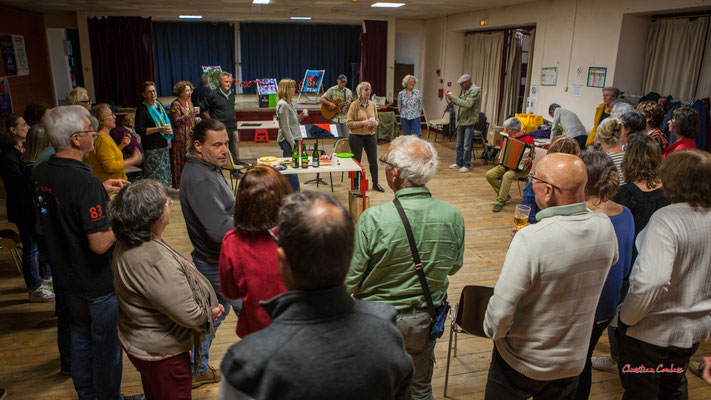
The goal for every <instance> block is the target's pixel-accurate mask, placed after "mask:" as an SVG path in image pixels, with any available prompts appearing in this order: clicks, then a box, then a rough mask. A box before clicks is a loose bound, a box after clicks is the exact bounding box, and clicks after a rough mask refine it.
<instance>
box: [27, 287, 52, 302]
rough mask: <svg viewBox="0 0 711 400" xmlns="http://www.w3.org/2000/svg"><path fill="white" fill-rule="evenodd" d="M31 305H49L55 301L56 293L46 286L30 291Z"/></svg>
mask: <svg viewBox="0 0 711 400" xmlns="http://www.w3.org/2000/svg"><path fill="white" fill-rule="evenodd" d="M29 292H30V293H29V301H30V303H48V302H50V301H54V292H53V291H52V290H51V289H48V288H46V287H44V286H40V287H38V288H37V289H34V290H30V291H29Z"/></svg>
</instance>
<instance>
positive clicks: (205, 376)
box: [193, 365, 220, 389]
mask: <svg viewBox="0 0 711 400" xmlns="http://www.w3.org/2000/svg"><path fill="white" fill-rule="evenodd" d="M219 381H220V373H219V372H218V371H217V370H216V369H215V367H213V366H212V365H208V367H207V370H206V371H205V372H203V373H202V374H200V375H198V376H194V377H193V389H195V388H196V387H200V386H202V385H204V384H206V383H215V382H219Z"/></svg>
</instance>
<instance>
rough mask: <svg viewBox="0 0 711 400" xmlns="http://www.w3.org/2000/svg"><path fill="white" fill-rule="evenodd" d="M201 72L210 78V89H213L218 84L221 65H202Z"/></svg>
mask: <svg viewBox="0 0 711 400" xmlns="http://www.w3.org/2000/svg"><path fill="white" fill-rule="evenodd" d="M202 73H203V74H205V75H207V76H208V77H209V78H210V89H212V90H215V89H217V87H218V86H220V83H219V80H220V74H221V73H222V67H221V66H219V65H203V66H202Z"/></svg>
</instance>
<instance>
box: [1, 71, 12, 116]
mask: <svg viewBox="0 0 711 400" xmlns="http://www.w3.org/2000/svg"><path fill="white" fill-rule="evenodd" d="M10 112H12V98H11V97H10V82H8V80H7V77H5V76H2V77H0V114H5V113H10Z"/></svg>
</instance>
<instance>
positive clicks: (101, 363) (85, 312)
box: [66, 293, 123, 400]
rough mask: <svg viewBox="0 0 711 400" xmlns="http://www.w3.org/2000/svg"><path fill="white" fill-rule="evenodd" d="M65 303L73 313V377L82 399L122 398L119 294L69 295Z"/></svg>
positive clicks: (75, 387) (113, 399)
mask: <svg viewBox="0 0 711 400" xmlns="http://www.w3.org/2000/svg"><path fill="white" fill-rule="evenodd" d="M66 302H67V307H68V309H69V312H70V313H71V315H72V321H71V333H72V380H73V381H74V389H75V390H76V391H77V394H78V395H79V399H98V400H104V399H111V400H116V399H121V398H122V397H121V374H122V372H123V364H122V361H121V344H120V343H119V340H118V330H117V326H116V319H117V317H118V301H117V300H116V296H115V295H114V294H113V293H109V294H107V295H105V296H102V297H96V298H88V297H82V296H66Z"/></svg>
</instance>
